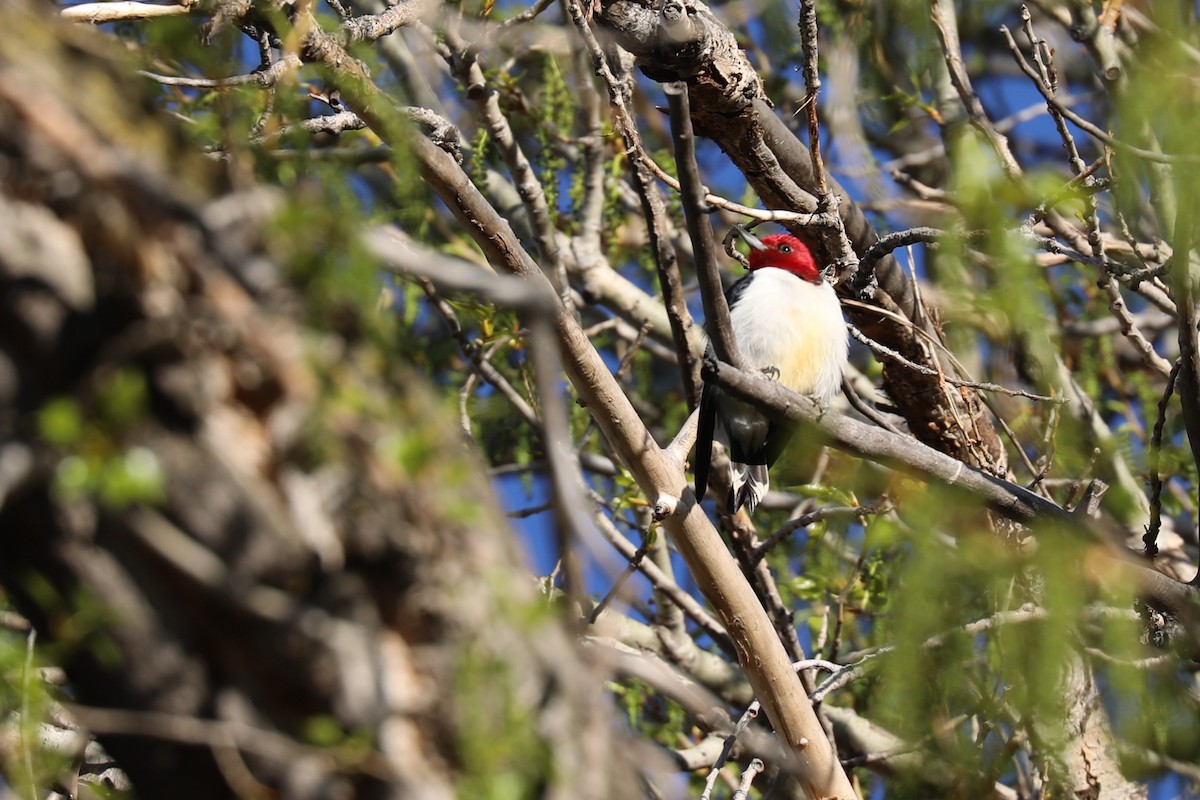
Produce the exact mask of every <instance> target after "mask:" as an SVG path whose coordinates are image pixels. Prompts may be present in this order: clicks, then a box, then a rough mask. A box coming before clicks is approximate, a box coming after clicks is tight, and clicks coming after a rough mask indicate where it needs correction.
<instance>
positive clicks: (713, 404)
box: [692, 273, 754, 503]
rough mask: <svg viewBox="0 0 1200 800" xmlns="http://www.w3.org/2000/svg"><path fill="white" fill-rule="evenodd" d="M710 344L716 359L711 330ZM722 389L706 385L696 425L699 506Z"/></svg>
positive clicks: (739, 290) (741, 284)
mask: <svg viewBox="0 0 1200 800" xmlns="http://www.w3.org/2000/svg"><path fill="white" fill-rule="evenodd" d="M753 277H754V273H750V274H749V275H746V276H745V277H743V278H742V279H741V280H739V281H738V282H737V283H735V284H734V285H733V286H730V287H729V290H728V291H726V292H725V302H726V304H728V305H730V306H732V305H733V304H734V303H736V302H737V301H738V299H739V298H740V297H741V296H742V294H743V293H744V292H745V291H746V288H747V287H748V286H749V285H750V281H751V279H752V278H753ZM708 335H709V339H710V341H709V343H708V347H707V348H706V349H705V351H704V357H705V358H706V359H707V358H712V359H715V358H716V357H717V354H716V351H715V350H714V349H713V346H712V341H711V339H712V335H713V332H712V329H711V328H710V329H709V331H708ZM720 394H721V390H720V389H719V388H718V387H716V386H714V385H713V384H711V383H709V382H708V381H705V382H704V388H703V389H702V390H701V391H700V416H699V419H698V421H697V423H696V457H695V459H694V461H693V462H692V473H693V474H694V475H695V476H696V502H697V503H699V502H700V501H701V500H703V499H704V495H705V493H707V491H708V471H709V469H710V468H711V467H712V445H713V436H714V435H715V434H716V430H717V406H718V405H719V399H718V398H719V397H720Z"/></svg>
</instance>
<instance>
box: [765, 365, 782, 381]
mask: <svg viewBox="0 0 1200 800" xmlns="http://www.w3.org/2000/svg"><path fill="white" fill-rule="evenodd" d="M762 374H763V375H766V376H767V377H768V378H770V379H771V380H773V381H777V380H779V367H777V366H775V365H774V364H772V365H770V366H767V367H763V368H762Z"/></svg>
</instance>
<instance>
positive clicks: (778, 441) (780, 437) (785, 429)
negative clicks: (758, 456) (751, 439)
mask: <svg viewBox="0 0 1200 800" xmlns="http://www.w3.org/2000/svg"><path fill="white" fill-rule="evenodd" d="M795 432H796V426H795V425H789V424H787V423H783V422H772V423H771V430H770V432H768V433H767V441H766V442H764V443H763V456H764V458H763V461H764V462H765V463H766V465H767V466H768V467H769V466H771V465H772V464H774V463H775V462H776V461H778V460H779V456H781V455H783V448H785V447H787V443H788V442H789V441H790V440H791V438H792V434H793V433H795Z"/></svg>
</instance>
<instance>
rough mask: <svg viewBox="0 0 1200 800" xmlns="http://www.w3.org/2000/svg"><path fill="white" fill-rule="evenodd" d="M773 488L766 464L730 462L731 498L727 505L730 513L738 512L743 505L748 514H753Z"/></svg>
mask: <svg viewBox="0 0 1200 800" xmlns="http://www.w3.org/2000/svg"><path fill="white" fill-rule="evenodd" d="M769 488H771V479H770V476H769V475H768V474H767V465H766V464H738V463H736V462H734V461H730V462H729V499H728V501H727V502H726V506H727V508H728V509H729V513H730V514H736V513H737V510H738V509H739V508H741V507H742V506H743V505H744V506H745V507H746V513H747V514H753V513H754V509H756V508H758V504H759V503H761V502H762V499H763V498H764V497H766V496H767V489H769Z"/></svg>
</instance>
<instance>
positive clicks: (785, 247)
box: [779, 244, 792, 253]
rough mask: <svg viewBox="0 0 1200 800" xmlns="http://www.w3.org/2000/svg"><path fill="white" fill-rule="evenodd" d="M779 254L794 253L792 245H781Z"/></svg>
mask: <svg viewBox="0 0 1200 800" xmlns="http://www.w3.org/2000/svg"><path fill="white" fill-rule="evenodd" d="M779 252H781V253H790V252H792V246H791V245H790V244H781V245H779Z"/></svg>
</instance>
